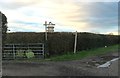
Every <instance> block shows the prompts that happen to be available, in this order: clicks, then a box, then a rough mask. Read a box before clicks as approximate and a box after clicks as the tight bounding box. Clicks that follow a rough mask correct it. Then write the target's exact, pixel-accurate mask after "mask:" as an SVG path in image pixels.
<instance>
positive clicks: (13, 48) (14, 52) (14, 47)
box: [13, 44, 15, 59]
mask: <svg viewBox="0 0 120 78" xmlns="http://www.w3.org/2000/svg"><path fill="white" fill-rule="evenodd" d="M13 59H15V46H14V44H13Z"/></svg>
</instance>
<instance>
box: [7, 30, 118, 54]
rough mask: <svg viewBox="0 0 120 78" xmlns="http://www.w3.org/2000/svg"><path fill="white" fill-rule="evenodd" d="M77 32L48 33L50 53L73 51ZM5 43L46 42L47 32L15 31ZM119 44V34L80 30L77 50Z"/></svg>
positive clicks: (8, 35) (8, 36)
mask: <svg viewBox="0 0 120 78" xmlns="http://www.w3.org/2000/svg"><path fill="white" fill-rule="evenodd" d="M74 40H75V33H72V32H54V33H48V41H47V51H48V52H49V54H50V55H57V54H64V53H68V52H73V50H74ZM5 43H45V33H44V32H40V33H34V32H15V33H8V34H7V39H6V41H5ZM114 44H118V36H117V35H116V36H115V35H103V34H93V33H87V32H82V33H81V32H79V33H78V37H77V51H81V50H88V49H93V48H98V47H104V46H110V45H114Z"/></svg>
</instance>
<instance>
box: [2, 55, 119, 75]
mask: <svg viewBox="0 0 120 78" xmlns="http://www.w3.org/2000/svg"><path fill="white" fill-rule="evenodd" d="M107 56H109V57H110V56H111V57H113V56H118V54H117V53H112V54H107V55H105V56H102V57H107ZM93 59H94V60H95V59H96V60H95V61H97V62H100V61H101V60H100V59H99V57H97V56H96V57H90V58H86V59H82V60H74V61H60V62H53V61H49V62H39V63H36V62H32V63H22V62H21V63H20V62H19V63H17V62H12V61H9V62H7V61H3V76H118V61H115V62H113V63H112V65H111V66H110V67H109V68H96V66H95V65H94V64H93V63H91V62H92V60H93Z"/></svg>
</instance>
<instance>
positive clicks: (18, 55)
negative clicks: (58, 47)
mask: <svg viewBox="0 0 120 78" xmlns="http://www.w3.org/2000/svg"><path fill="white" fill-rule="evenodd" d="M2 58H3V60H5V59H8V60H12V59H34V58H37V59H41V58H44V44H43V43H29V44H5V46H4V48H3V53H2Z"/></svg>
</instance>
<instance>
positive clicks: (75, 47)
mask: <svg viewBox="0 0 120 78" xmlns="http://www.w3.org/2000/svg"><path fill="white" fill-rule="evenodd" d="M76 45H77V31H76V32H75V43H74V54H75V53H76Z"/></svg>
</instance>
